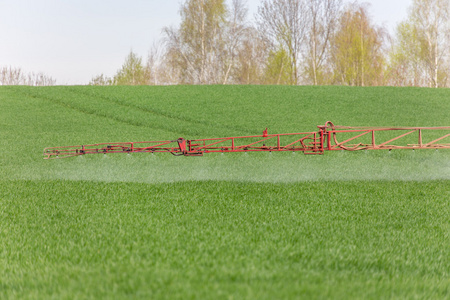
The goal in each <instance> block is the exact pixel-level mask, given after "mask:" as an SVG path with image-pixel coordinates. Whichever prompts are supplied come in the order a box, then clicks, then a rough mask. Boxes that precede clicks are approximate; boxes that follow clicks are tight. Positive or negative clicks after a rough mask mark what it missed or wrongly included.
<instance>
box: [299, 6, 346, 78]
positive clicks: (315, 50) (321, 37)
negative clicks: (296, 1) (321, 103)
mask: <svg viewBox="0 0 450 300" xmlns="http://www.w3.org/2000/svg"><path fill="white" fill-rule="evenodd" d="M341 6H342V1H341V0H306V11H307V12H308V13H307V17H308V19H307V20H308V22H307V33H306V35H307V43H306V51H305V52H306V54H305V64H306V66H305V70H306V76H307V78H309V80H310V82H311V83H313V84H314V85H317V84H323V83H324V81H325V78H324V73H325V72H324V70H323V68H324V65H325V61H326V59H327V57H328V48H329V41H330V39H331V37H332V35H333V32H334V31H335V30H336V25H337V19H338V17H339V14H340V11H341Z"/></svg>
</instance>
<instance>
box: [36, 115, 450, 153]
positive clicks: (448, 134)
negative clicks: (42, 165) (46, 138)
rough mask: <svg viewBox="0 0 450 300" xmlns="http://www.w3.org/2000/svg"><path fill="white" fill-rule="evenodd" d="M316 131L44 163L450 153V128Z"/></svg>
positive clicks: (176, 143)
mask: <svg viewBox="0 0 450 300" xmlns="http://www.w3.org/2000/svg"><path fill="white" fill-rule="evenodd" d="M317 127H318V128H319V130H318V131H314V132H301V133H280V134H269V133H268V132H267V128H266V129H265V130H264V131H263V134H262V135H252V136H238V137H225V138H210V139H196V140H186V139H184V138H179V139H176V140H170V141H148V142H128V143H102V144H91V145H81V146H62V147H49V148H45V149H44V156H45V159H52V158H64V157H72V156H79V155H85V154H99V153H103V154H106V153H136V152H151V153H158V152H169V153H171V154H173V155H176V156H180V155H184V156H202V155H203V154H205V153H211V152H222V153H224V152H249V151H269V152H272V151H302V152H303V153H304V154H323V153H324V152H325V151H333V150H349V151H355V150H382V149H386V150H392V149H413V150H414V149H443V148H447V149H450V127H349V126H337V125H336V126H335V125H334V124H333V123H331V122H330V121H328V122H326V123H325V125H319V126H317Z"/></svg>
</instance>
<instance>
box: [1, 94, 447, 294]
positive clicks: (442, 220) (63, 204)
mask: <svg viewBox="0 0 450 300" xmlns="http://www.w3.org/2000/svg"><path fill="white" fill-rule="evenodd" d="M449 97H450V91H449V90H444V89H441V90H431V89H414V88H408V89H402V88H346V87H267V86H263V87H243V86H225V87H223V86H201V87H190V86H176V87H108V88H101V87H100V88H99V87H52V88H27V87H1V88H0V147H1V149H2V151H0V163H1V164H0V174H1V175H2V176H1V179H0V207H1V211H0V220H1V221H0V244H1V245H2V246H0V266H1V268H0V298H10V299H14V298H22V299H27V298H29V299H34V298H41V299H48V298H56V299H64V298H67V299H68V298H125V297H130V296H131V297H135V298H149V297H152V298H166V299H174V298H182V299H185V298H209V299H216V298H227V299H229V298H238V299H240V298H247V299H261V298H262V299H264V298H267V299H273V298H300V297H304V298H336V299H340V298H342V299H348V298H373V299H379V298H401V299H404V298H434V299H437V298H446V297H450V290H449V286H450V280H449V271H448V270H450V260H449V259H448V257H450V253H449V250H448V249H450V247H449V246H450V244H449V232H450V222H449V218H448V216H449V215H450V205H449V199H450V152H449V151H442V150H441V151H439V152H435V151H415V152H412V151H393V152H391V153H390V154H389V153H388V152H387V151H386V152H384V151H378V152H376V151H373V152H370V151H369V152H342V153H326V154H325V155H324V156H303V155H302V154H299V153H298V154H295V155H293V154H290V153H273V154H268V153H250V154H228V155H220V154H219V155H214V154H212V155H208V156H205V157H202V158H200V157H188V158H185V157H172V156H169V155H164V154H161V155H154V156H152V155H149V154H134V155H131V156H126V155H120V154H118V155H108V156H106V157H103V156H102V155H101V156H90V157H89V156H86V157H77V158H73V159H64V160H54V161H44V160H43V159H42V158H43V156H42V154H41V153H42V152H41V151H42V149H43V148H44V147H46V146H58V145H71V144H88V143H96V142H119V141H139V140H155V139H176V138H178V137H180V136H183V137H185V138H202V137H219V136H229V135H246V134H260V133H261V131H262V129H264V128H265V127H269V132H272V133H281V132H298V131H310V130H311V131H312V130H315V125H318V124H323V123H324V122H325V121H326V120H332V121H334V122H335V123H337V124H341V125H355V126H357V125H373V126H383V125H384V126H387V125H389V126H390V125H392V126H439V125H447V126H448V125H449V124H450V114H448V111H450V102H449V101H448V99H449Z"/></svg>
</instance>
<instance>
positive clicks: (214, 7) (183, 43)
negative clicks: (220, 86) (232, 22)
mask: <svg viewBox="0 0 450 300" xmlns="http://www.w3.org/2000/svg"><path fill="white" fill-rule="evenodd" d="M180 14H181V19H182V21H181V26H180V29H175V28H171V27H165V28H163V34H164V36H165V39H166V45H167V48H168V49H167V52H168V55H169V56H168V57H167V58H168V59H169V63H170V64H172V66H173V68H177V69H179V71H178V75H179V76H181V78H180V82H181V83H191V84H210V83H218V82H219V77H220V76H219V74H220V73H221V70H222V61H221V60H220V59H219V58H220V53H221V52H222V51H223V47H224V46H223V39H222V34H223V32H222V30H223V26H224V22H225V15H226V6H225V2H224V0H186V2H185V3H184V4H182V6H181V11H180Z"/></svg>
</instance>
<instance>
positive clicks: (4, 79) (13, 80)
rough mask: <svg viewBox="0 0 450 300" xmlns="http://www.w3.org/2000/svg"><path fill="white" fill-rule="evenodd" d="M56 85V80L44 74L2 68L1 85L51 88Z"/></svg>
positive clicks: (0, 72) (0, 70) (0, 71)
mask: <svg viewBox="0 0 450 300" xmlns="http://www.w3.org/2000/svg"><path fill="white" fill-rule="evenodd" d="M55 83H56V80H55V79H53V78H52V77H50V76H48V75H46V74H44V73H42V72H39V73H34V72H31V73H26V72H25V71H23V70H22V69H21V68H13V67H0V85H31V86H50V85H55Z"/></svg>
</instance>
